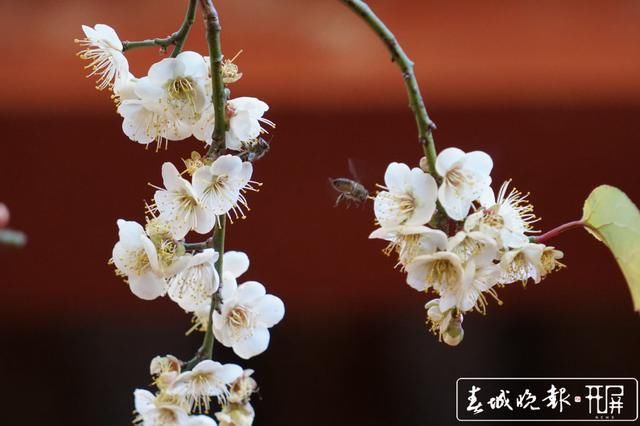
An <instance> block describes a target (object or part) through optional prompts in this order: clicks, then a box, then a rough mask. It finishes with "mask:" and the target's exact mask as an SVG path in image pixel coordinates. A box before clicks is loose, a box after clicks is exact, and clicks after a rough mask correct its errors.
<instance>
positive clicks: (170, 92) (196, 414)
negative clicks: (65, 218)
mask: <svg viewBox="0 0 640 426" xmlns="http://www.w3.org/2000/svg"><path fill="white" fill-rule="evenodd" d="M190 4H191V5H194V4H195V2H193V1H191V2H190ZM185 22H186V23H188V20H185ZM183 25H185V24H183ZM82 29H83V31H84V33H85V36H86V37H85V38H84V39H82V40H78V41H77V42H78V43H79V44H80V45H81V46H82V48H83V50H82V51H81V52H80V53H79V55H80V57H81V58H83V59H86V60H88V61H89V64H88V65H87V67H88V68H89V69H90V73H89V76H94V77H96V78H97V89H99V90H103V89H109V90H111V91H112V92H113V95H112V98H113V99H114V101H115V104H116V107H117V112H118V114H119V115H120V116H121V117H122V119H123V122H122V129H123V131H124V133H125V135H126V136H128V137H129V139H131V140H133V141H135V142H138V143H140V144H144V145H148V144H150V143H152V142H156V143H157V144H158V147H159V146H162V145H163V144H165V145H166V144H167V143H168V141H177V140H182V139H187V138H190V137H191V136H193V137H195V138H196V139H198V140H200V141H202V142H204V144H203V145H201V146H203V147H205V148H209V149H208V150H207V152H206V154H204V155H201V154H200V153H198V152H197V151H194V152H193V153H192V155H191V157H190V158H187V159H184V160H183V164H184V166H180V169H179V168H178V167H176V165H174V164H173V163H171V162H165V163H164V164H163V165H162V170H161V178H162V184H159V185H157V186H155V185H152V186H153V187H154V188H155V193H154V194H153V199H152V201H151V202H149V203H148V204H147V205H146V212H145V220H144V222H143V223H139V222H136V221H130V220H124V219H119V220H118V221H117V226H118V230H119V240H118V242H117V243H116V244H115V246H114V247H113V252H112V258H111V260H110V262H111V263H112V264H113V265H114V266H115V269H116V274H117V275H118V276H120V277H122V278H123V279H124V281H125V283H127V285H128V287H129V289H130V290H131V292H132V293H133V294H134V295H135V296H137V297H139V298H141V299H143V300H153V299H156V298H159V297H168V298H169V299H170V300H172V301H173V302H175V303H176V304H177V305H178V306H179V307H180V308H181V309H182V310H184V311H185V312H186V313H188V314H190V315H192V318H193V319H192V322H193V326H192V327H191V329H190V330H189V331H188V332H194V331H197V332H202V333H203V334H204V339H203V346H202V347H201V348H200V350H199V351H198V353H197V354H196V356H195V357H194V358H193V359H191V360H190V361H186V362H183V361H180V360H179V359H178V358H176V357H174V356H171V355H167V356H164V357H156V358H154V359H153V361H152V362H151V368H150V371H151V375H152V376H153V378H154V385H155V387H156V388H157V391H156V392H155V393H152V392H150V391H148V390H143V389H138V390H136V391H135V411H136V418H135V420H134V422H135V423H136V424H140V425H143V426H160V425H176V426H206V425H209V426H210V425H216V424H219V425H221V426H250V425H251V424H252V423H253V419H254V410H253V407H252V406H251V403H250V397H251V394H252V393H254V392H255V391H256V389H257V385H256V382H255V380H254V379H253V378H252V377H251V375H252V374H253V371H252V370H244V369H243V368H242V367H240V366H238V365H236V364H224V365H223V364H221V363H219V362H216V361H214V360H213V359H212V356H211V351H212V345H213V341H214V340H217V341H218V342H220V343H221V344H222V345H223V346H225V347H228V348H231V349H232V350H233V352H235V354H236V355H237V356H239V357H240V358H242V359H244V360H247V359H249V358H252V357H254V356H256V355H259V354H261V353H263V352H264V351H265V350H266V349H267V348H268V346H269V341H270V333H269V329H270V328H271V327H273V326H274V325H276V324H277V323H278V322H280V321H281V320H282V318H283V317H284V312H285V308H284V304H283V303H282V300H280V299H279V298H278V297H276V296H274V295H271V294H267V291H266V289H265V287H264V286H263V285H262V284H261V283H259V282H257V281H245V282H238V279H239V278H240V276H242V275H243V274H244V273H245V272H247V270H248V269H249V257H248V256H247V255H246V254H245V253H243V252H240V251H226V252H225V250H224V233H225V229H226V226H227V223H231V224H233V221H234V219H237V218H243V219H244V218H245V217H246V213H247V212H248V211H249V205H248V200H247V198H246V195H247V193H248V191H258V187H259V186H260V185H261V184H260V183H258V182H255V181H253V180H252V175H253V165H252V162H251V161H255V160H256V159H258V158H260V157H261V156H263V155H264V153H265V152H266V150H268V144H267V143H266V142H265V141H264V139H263V138H262V137H261V135H262V134H264V133H265V132H266V130H265V128H264V126H267V127H275V125H274V123H273V122H271V121H269V120H268V119H266V118H264V117H263V115H264V113H265V112H266V111H267V110H268V109H269V107H268V106H267V104H266V103H264V102H262V101H260V100H258V99H256V98H252V97H238V98H235V99H228V97H229V93H230V91H229V89H228V88H227V87H226V86H225V85H227V84H230V83H234V82H236V81H238V80H239V79H240V78H241V77H242V73H240V72H239V70H238V67H237V65H236V64H234V63H233V60H225V61H224V62H223V63H222V67H221V69H220V71H219V75H212V72H213V71H212V68H211V61H210V60H209V58H208V57H203V56H201V55H200V54H198V53H196V52H189V51H185V52H179V48H178V47H177V46H178V45H177V44H176V48H175V49H176V50H175V51H174V53H175V54H172V57H170V58H165V59H162V60H160V61H159V62H157V63H155V64H153V65H152V66H151V67H150V68H149V70H148V72H147V75H146V76H142V77H136V76H134V75H133V74H132V73H131V72H130V69H129V64H128V61H127V59H126V57H125V55H124V51H125V50H126V49H125V43H127V42H124V43H123V42H122V41H121V40H120V38H119V37H118V35H117V34H116V32H115V31H114V30H113V29H112V28H111V27H109V26H107V25H104V24H98V25H96V26H95V27H93V28H91V27H88V26H83V27H82ZM187 32H188V31H187ZM187 32H185V33H184V37H186V33H187ZM216 72H217V71H216ZM215 77H220V78H221V79H222V82H223V89H224V94H223V96H217V97H216V95H220V92H218V93H217V94H216V93H214V90H215V89H214V83H213V81H214V80H215V79H216V78H215ZM216 99H219V100H221V101H220V102H221V105H222V108H220V104H219V103H216ZM220 111H223V114H220ZM221 116H222V117H224V122H222V123H220V122H217V123H216V117H221ZM220 126H222V129H224V140H223V141H222V146H216V147H215V149H212V148H214V146H213V144H214V140H213V137H214V133H215V132H214V131H215V130H216V129H217V130H220ZM220 140H221V138H218V139H217V141H218V142H219V141H220ZM198 234H199V235H207V236H208V238H205V239H204V240H203V238H200V241H196V242H188V241H186V238H187V237H188V236H191V235H198ZM214 404H216V405H217V407H218V408H219V409H218V410H217V411H214V409H213V406H214ZM208 414H213V416H210V415H208ZM214 418H215V419H214ZM216 420H217V422H216Z"/></svg>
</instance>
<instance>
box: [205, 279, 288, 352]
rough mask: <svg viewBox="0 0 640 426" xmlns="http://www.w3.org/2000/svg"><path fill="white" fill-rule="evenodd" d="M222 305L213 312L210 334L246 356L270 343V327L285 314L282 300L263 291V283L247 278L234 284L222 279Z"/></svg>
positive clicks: (261, 350)
mask: <svg viewBox="0 0 640 426" xmlns="http://www.w3.org/2000/svg"><path fill="white" fill-rule="evenodd" d="M220 294H221V296H222V306H221V307H220V312H217V311H215V312H214V313H213V334H214V335H215V337H216V339H218V340H219V341H220V343H222V344H223V345H224V346H226V347H231V348H233V351H234V352H235V353H236V354H237V355H238V356H239V357H241V358H244V359H248V358H251V357H253V356H256V355H258V354H260V353H262V352H264V351H265V350H266V349H267V347H268V346H269V328H270V327H273V326H274V325H276V324H277V323H278V322H280V320H282V318H283V317H284V304H283V303H282V300H280V299H279V298H278V297H276V296H273V295H271V294H266V291H265V288H264V286H263V285H262V284H260V283H259V282H256V281H248V282H246V283H244V284H241V285H237V284H236V283H235V280H233V281H228V282H227V281H226V280H223V284H222V289H221V293H220Z"/></svg>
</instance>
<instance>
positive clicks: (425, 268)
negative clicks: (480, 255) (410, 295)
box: [406, 251, 464, 293]
mask: <svg viewBox="0 0 640 426" xmlns="http://www.w3.org/2000/svg"><path fill="white" fill-rule="evenodd" d="M406 269H407V284H409V286H411V287H412V288H414V289H416V290H418V291H427V290H428V289H430V288H433V289H434V290H435V291H437V292H439V293H442V291H443V290H444V289H446V288H456V287H458V286H460V285H461V284H462V280H463V278H464V267H463V264H462V261H461V260H460V257H458V255H457V254H455V253H451V252H448V251H439V252H436V253H433V254H425V255H420V256H416V257H415V258H414V259H413V261H412V262H411V263H410V264H408V265H407V267H406Z"/></svg>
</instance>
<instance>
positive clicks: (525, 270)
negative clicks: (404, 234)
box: [500, 243, 564, 284]
mask: <svg viewBox="0 0 640 426" xmlns="http://www.w3.org/2000/svg"><path fill="white" fill-rule="evenodd" d="M562 255H563V254H562V252H561V251H559V250H555V249H554V248H553V247H547V246H545V245H544V244H534V243H527V244H525V245H523V246H522V247H519V248H516V249H513V250H509V251H506V252H505V253H504V254H503V255H502V258H501V259H500V268H501V269H502V274H501V276H500V283H501V284H508V283H512V282H515V281H521V282H522V283H523V284H526V282H527V280H528V279H529V278H531V279H532V280H533V282H534V283H536V284H538V283H539V282H540V281H542V279H543V278H544V277H545V275H547V274H548V273H549V272H551V271H553V270H554V269H556V268H559V267H562V266H564V265H562V264H561V263H560V262H558V259H561V258H562Z"/></svg>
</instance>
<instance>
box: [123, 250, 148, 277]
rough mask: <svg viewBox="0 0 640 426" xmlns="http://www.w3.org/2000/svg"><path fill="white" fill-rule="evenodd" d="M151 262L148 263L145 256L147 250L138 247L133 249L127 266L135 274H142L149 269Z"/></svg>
mask: <svg viewBox="0 0 640 426" xmlns="http://www.w3.org/2000/svg"><path fill="white" fill-rule="evenodd" d="M150 266H151V264H150V263H149V256H147V252H146V251H145V250H144V249H143V248H140V249H138V250H135V251H134V252H133V253H132V254H131V257H130V264H129V265H128V267H129V268H130V269H131V270H132V271H133V272H134V273H135V274H136V275H142V274H143V273H145V272H146V271H147V269H149V267H150Z"/></svg>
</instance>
